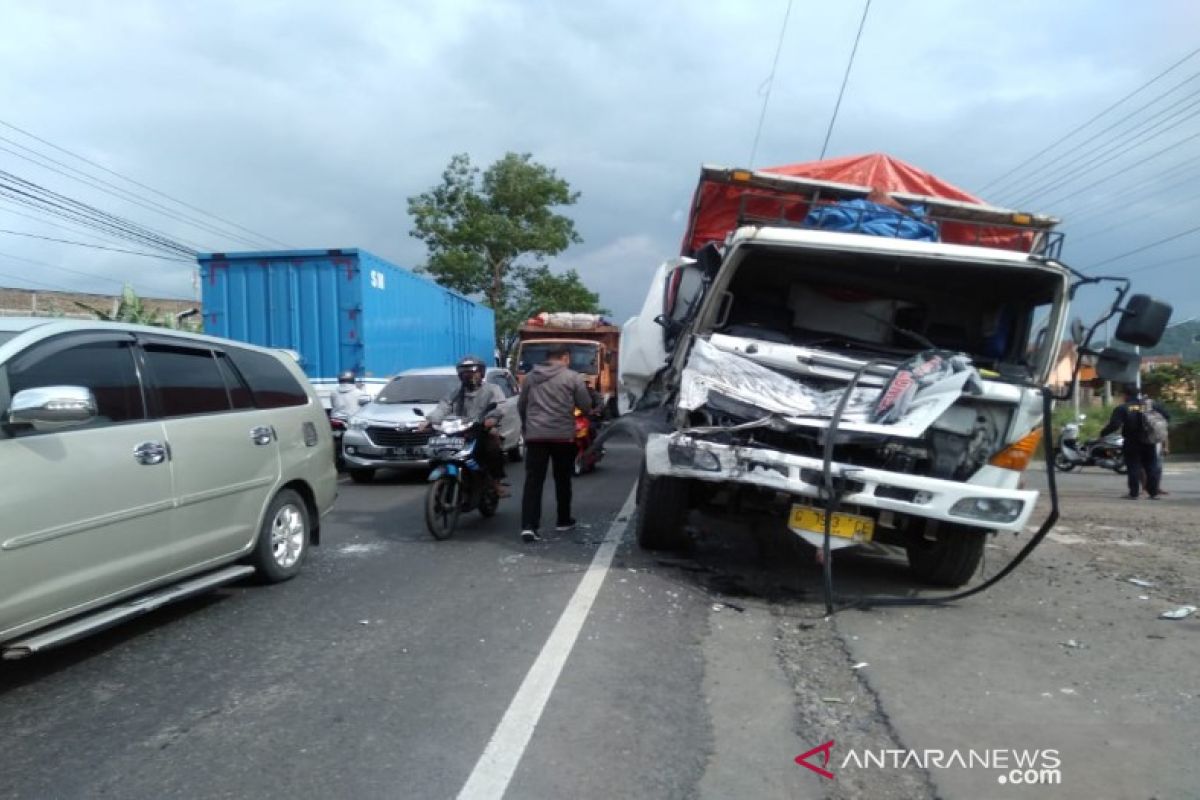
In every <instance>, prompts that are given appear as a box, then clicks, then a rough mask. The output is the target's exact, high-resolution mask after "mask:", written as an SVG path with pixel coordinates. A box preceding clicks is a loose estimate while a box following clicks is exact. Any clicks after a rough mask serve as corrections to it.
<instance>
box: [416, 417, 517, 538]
mask: <svg viewBox="0 0 1200 800" xmlns="http://www.w3.org/2000/svg"><path fill="white" fill-rule="evenodd" d="M494 408H495V404H492V405H491V406H489V407H488V409H487V411H485V412H484V413H485V414H487V413H489V412H491V411H492V410H493V409H494ZM435 430H436V433H435V434H434V435H433V436H432V437H431V438H430V439H429V444H428V445H427V448H428V451H429V461H430V464H431V465H432V467H433V471H432V472H430V473H429V489H428V491H427V492H426V494H425V526H426V527H427V528H428V529H429V533H430V534H431V535H432V536H433V538H435V539H439V540H442V539H449V538H450V537H451V536H453V535H454V529H455V528H456V527H457V526H458V519H459V517H460V516H461V515H462V514H464V513H470V512H471V511H478V512H479V513H480V514H482V515H483V516H484V517H491V516H495V514H496V511H497V509H498V508H499V507H500V495H499V494H497V492H496V488H495V486H494V485H493V484H492V481H491V479H490V478H489V477H488V474H487V471H486V470H485V469H484V468H483V465H482V464H480V463H479V462H478V461H477V460H476V459H475V451H476V448H478V447H479V443H480V441H482V439H483V437H484V436H490V435H491V433H490V431H488V429H487V428H485V427H484V424H483V419H482V418H480V419H464V418H462V417H450V418H448V419H446V420H444V421H443V422H442V423H441V424H440V425H437V426H435Z"/></svg>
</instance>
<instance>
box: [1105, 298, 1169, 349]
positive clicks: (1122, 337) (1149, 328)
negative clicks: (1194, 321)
mask: <svg viewBox="0 0 1200 800" xmlns="http://www.w3.org/2000/svg"><path fill="white" fill-rule="evenodd" d="M1172 310H1173V309H1172V308H1171V305H1170V304H1169V303H1164V302H1162V301H1160V300H1155V299H1154V298H1152V297H1150V295H1148V294H1135V295H1134V296H1133V297H1131V298H1129V302H1128V303H1126V304H1125V308H1124V309H1123V310H1122V311H1121V321H1120V322H1119V323H1117V334H1116V338H1117V341H1120V342H1125V343H1126V344H1132V345H1137V346H1139V347H1154V346H1155V345H1156V344H1158V342H1159V340H1161V339H1162V336H1163V332H1165V331H1166V329H1167V323H1168V322H1169V321H1170V320H1171V311H1172Z"/></svg>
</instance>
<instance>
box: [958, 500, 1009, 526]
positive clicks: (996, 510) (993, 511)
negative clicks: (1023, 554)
mask: <svg viewBox="0 0 1200 800" xmlns="http://www.w3.org/2000/svg"><path fill="white" fill-rule="evenodd" d="M1024 508H1025V502H1024V501H1023V500H1011V499H1009V498H1004V497H965V498H963V499H962V500H959V501H958V502H957V503H955V504H954V505H953V506H952V507H951V508H950V514H951V515H952V516H955V517H967V518H968V519H978V520H984V521H986V522H1012V521H1013V520H1015V519H1016V518H1017V517H1019V516H1021V511H1022V510H1023V509H1024Z"/></svg>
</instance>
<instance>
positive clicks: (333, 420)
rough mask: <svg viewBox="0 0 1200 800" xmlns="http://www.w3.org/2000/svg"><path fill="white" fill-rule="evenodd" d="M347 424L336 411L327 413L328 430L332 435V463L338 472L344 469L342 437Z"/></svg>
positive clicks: (346, 420)
mask: <svg viewBox="0 0 1200 800" xmlns="http://www.w3.org/2000/svg"><path fill="white" fill-rule="evenodd" d="M347 424H348V419H347V417H346V415H345V414H343V413H341V412H338V411H331V412H330V413H329V428H330V431H331V432H332V434H333V463H334V464H336V465H337V470H338V472H343V471H344V470H345V469H346V460H345V459H344V458H343V457H342V436H344V435H345V433H346V425H347Z"/></svg>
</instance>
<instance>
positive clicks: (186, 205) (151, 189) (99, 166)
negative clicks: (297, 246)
mask: <svg viewBox="0 0 1200 800" xmlns="http://www.w3.org/2000/svg"><path fill="white" fill-rule="evenodd" d="M0 125H3V126H4V127H6V128H8V129H9V130H14V131H16V132H17V133H20V134H23V135H25V136H28V137H29V138H30V139H33V140H34V141H37V142H41V143H42V144H44V145H46V146H47V147H52V148H54V149H55V150H57V151H58V152H60V153H65V154H66V155H69V156H71V157H72V158H77V159H79V160H80V161H82V162H84V163H85V164H90V165H92V166H93V167H96V168H97V169H100V170H103V171H104V172H107V173H108V174H109V175H114V176H116V177H118V178H120V179H121V180H123V181H127V182H128V183H131V184H133V185H134V186H137V187H139V188H141V189H145V190H146V191H148V192H151V193H153V194H156V195H158V196H159V197H162V198H165V199H167V200H170V201H171V202H173V203H178V204H179V205H181V206H183V207H184V208H188V209H191V210H192V211H195V212H196V213H198V214H203V215H204V216H206V217H209V218H210V219H215V220H217V221H218V222H223V223H225V224H226V225H230V226H232V227H234V228H237V229H238V230H240V231H244V232H245V233H249V234H251V235H253V236H256V237H258V238H259V239H262V240H264V241H268V242H273V243H275V244H277V245H279V246H280V247H286V248H289V249H291V248H292V245H289V244H286V243H284V242H281V241H279V240H278V239H274V238H272V237H270V236H267V235H265V234H262V233H258V232H257V231H254V230H251V229H250V228H246V227H244V226H242V225H238V224H237V223H236V222H232V221H231V220H227V219H225V218H224V217H220V216H217V215H216V214H213V213H212V212H209V211H205V210H204V209H202V208H197V207H196V206H194V205H192V204H190V203H186V202H184V201H183V200H180V199H179V198H177V197H172V196H171V195H169V194H167V193H166V192H161V191H159V190H158V189H155V188H154V187H152V186H147V185H146V184H144V183H141V182H139V181H136V180H134V179H133V178H130V177H128V176H127V175H122V174H121V173H120V172H117V171H115V170H111V169H109V168H108V167H106V166H104V165H103V164H99V163H97V162H95V161H92V160H91V159H89V158H85V157H84V156H81V155H79V154H78V153H75V152H72V151H70V150H67V149H66V148H64V147H59V146H58V145H56V144H54V143H53V142H50V141H47V140H46V139H43V138H41V137H40V136H37V135H35V134H32V133H30V132H29V131H27V130H25V129H24V128H18V127H17V126H16V125H13V124H12V123H11V122H5V121H4V120H2V119H0Z"/></svg>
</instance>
